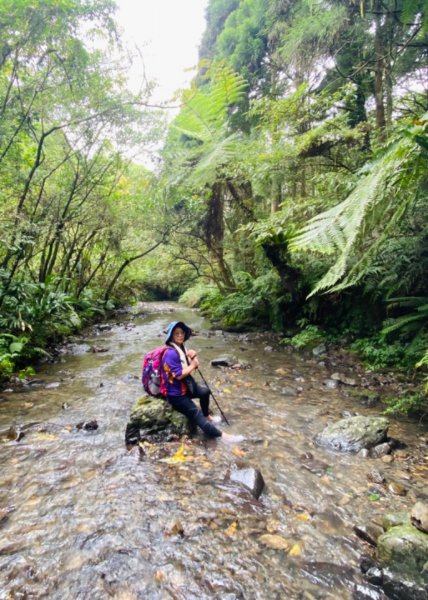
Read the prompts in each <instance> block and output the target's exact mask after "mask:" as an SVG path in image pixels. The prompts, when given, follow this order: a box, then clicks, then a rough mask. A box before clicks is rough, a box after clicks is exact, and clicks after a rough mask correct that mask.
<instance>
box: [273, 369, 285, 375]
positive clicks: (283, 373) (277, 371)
mask: <svg viewBox="0 0 428 600" xmlns="http://www.w3.org/2000/svg"><path fill="white" fill-rule="evenodd" d="M275 373H278V375H287V371H286V370H285V369H281V368H279V369H275Z"/></svg>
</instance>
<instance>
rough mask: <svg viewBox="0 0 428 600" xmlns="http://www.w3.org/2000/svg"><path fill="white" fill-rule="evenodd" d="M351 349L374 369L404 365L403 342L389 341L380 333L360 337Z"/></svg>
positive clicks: (367, 365)
mask: <svg viewBox="0 0 428 600" xmlns="http://www.w3.org/2000/svg"><path fill="white" fill-rule="evenodd" d="M351 349H352V350H354V351H355V352H357V353H358V355H359V356H360V358H361V359H362V360H363V362H364V364H365V366H366V367H367V368H369V369H372V370H380V369H385V368H387V367H398V366H400V365H402V363H403V359H404V356H405V349H404V346H403V344H401V343H400V342H399V341H394V342H392V343H387V342H385V340H384V339H383V338H382V337H380V336H379V335H373V336H372V337H366V338H360V339H358V340H356V341H355V342H353V343H352V345H351ZM407 366H410V365H407Z"/></svg>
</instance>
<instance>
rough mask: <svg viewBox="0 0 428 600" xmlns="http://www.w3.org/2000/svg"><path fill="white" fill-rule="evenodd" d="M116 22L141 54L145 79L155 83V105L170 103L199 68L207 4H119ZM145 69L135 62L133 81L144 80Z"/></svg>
mask: <svg viewBox="0 0 428 600" xmlns="http://www.w3.org/2000/svg"><path fill="white" fill-rule="evenodd" d="M116 4H117V5H118V12H117V15H116V19H117V22H118V23H119V25H120V27H121V28H122V33H123V36H124V38H125V40H126V41H127V43H128V44H130V45H131V46H133V47H134V48H135V47H136V46H137V47H138V48H139V49H140V51H141V54H142V58H143V61H144V67H145V71H146V77H147V79H149V80H153V79H154V80H156V81H157V83H158V89H156V91H155V92H154V99H155V100H156V101H158V102H159V101H167V100H169V99H170V98H171V96H172V95H173V93H174V92H175V91H176V90H177V89H180V88H184V87H187V85H188V84H189V82H190V80H191V78H192V76H193V75H194V72H190V73H189V72H186V70H187V69H191V68H192V67H194V66H195V65H196V64H197V61H198V47H199V44H200V41H201V37H202V33H203V31H204V29H205V18H204V16H205V8H206V6H207V4H208V0H116ZM142 75H143V65H142V62H141V60H140V61H136V63H135V67H134V69H133V71H132V73H131V81H132V82H134V85H135V86H137V85H138V84H139V82H141V80H142Z"/></svg>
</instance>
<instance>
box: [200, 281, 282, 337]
mask: <svg viewBox="0 0 428 600" xmlns="http://www.w3.org/2000/svg"><path fill="white" fill-rule="evenodd" d="M236 280H237V286H238V290H237V291H236V292H232V293H230V294H228V295H226V296H224V295H222V294H221V293H220V292H219V291H215V292H212V293H210V294H208V296H207V297H206V299H205V300H203V302H202V303H201V310H202V311H203V312H204V313H205V314H207V315H208V316H209V317H210V319H212V320H213V321H218V322H220V323H221V325H222V326H224V327H225V328H232V329H241V330H242V329H245V328H254V327H269V326H272V327H273V329H274V330H279V329H281V328H282V327H283V325H284V323H283V315H282V312H281V308H280V307H281V302H282V301H283V297H282V295H281V294H282V291H281V287H280V280H279V277H278V275H277V274H276V273H275V272H274V271H268V272H267V273H265V274H264V275H261V276H259V277H256V278H253V277H252V276H251V275H250V274H249V273H242V272H241V273H238V274H237V275H236Z"/></svg>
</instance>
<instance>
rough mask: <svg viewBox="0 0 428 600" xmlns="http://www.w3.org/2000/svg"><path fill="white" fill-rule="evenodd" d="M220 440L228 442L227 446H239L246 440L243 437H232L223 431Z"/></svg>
mask: <svg viewBox="0 0 428 600" xmlns="http://www.w3.org/2000/svg"><path fill="white" fill-rule="evenodd" d="M220 439H221V440H222V441H223V442H226V444H239V443H240V442H243V441H244V440H245V437H244V436H243V435H232V434H230V433H225V432H224V431H223V432H222V434H221V438H220Z"/></svg>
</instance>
